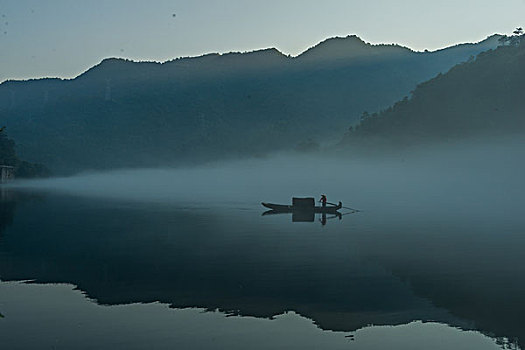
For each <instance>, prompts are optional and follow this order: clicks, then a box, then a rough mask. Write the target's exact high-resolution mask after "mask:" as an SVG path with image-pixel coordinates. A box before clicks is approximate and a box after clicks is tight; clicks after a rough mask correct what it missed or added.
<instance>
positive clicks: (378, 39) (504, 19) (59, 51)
mask: <svg viewBox="0 0 525 350" xmlns="http://www.w3.org/2000/svg"><path fill="white" fill-rule="evenodd" d="M524 13H525V0H509V1H504V2H500V1H493V0H490V1H485V0H476V1H474V0H439V1H438V0H398V1H393V0H375V1H371V0H367V1H357V0H323V1H312V0H279V1H273V0H270V1H261V0H220V1H219V0H149V1H146V0H83V1H77V0H0V20H1V22H0V82H1V81H4V80H5V79H11V78H15V79H21V78H38V77H43V76H59V77H74V76H76V75H78V74H79V73H81V72H82V71H84V70H86V69H87V68H89V67H91V66H93V65H95V64H97V63H98V62H99V61H100V60H102V59H103V58H106V57H126V58H130V59H134V60H155V61H165V60H169V59H172V58H176V57H180V56H195V55H200V54H203V53H208V52H229V51H249V50H254V49H258V48H266V47H276V48H278V49H279V50H280V51H282V52H284V53H286V54H292V55H297V54H299V53H300V52H302V51H304V50H305V49H307V48H308V47H310V46H313V45H314V44H316V43H317V42H319V41H321V40H324V39H326V38H328V37H333V36H346V35H348V34H357V35H358V36H360V37H361V38H363V39H364V40H365V41H368V42H372V43H398V44H401V45H404V46H408V47H411V48H413V49H416V50H423V49H430V50H433V49H437V48H442V47H445V46H449V45H452V44H456V43H461V42H473V41H479V40H482V39H484V38H485V37H487V36H489V35H491V34H493V33H504V34H506V33H510V32H512V30H513V29H514V28H515V27H516V26H525V23H523V22H525V18H524V16H523V14H524ZM174 15H175V16H174Z"/></svg>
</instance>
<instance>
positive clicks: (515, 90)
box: [343, 37, 525, 147]
mask: <svg viewBox="0 0 525 350" xmlns="http://www.w3.org/2000/svg"><path fill="white" fill-rule="evenodd" d="M522 38H523V37H522ZM516 43H518V44H516ZM524 62H525V40H521V44H519V41H517V40H516V37H514V38H513V44H508V45H506V46H501V47H499V48H497V49H496V50H490V51H487V52H484V53H481V54H480V55H478V56H477V58H476V59H472V60H470V61H469V62H466V63H463V64H459V65H457V66H455V67H454V68H452V69H451V70H450V71H449V72H448V73H446V74H440V75H438V76H437V77H435V78H434V79H431V80H429V81H427V82H424V83H422V84H420V85H419V86H418V87H417V88H416V89H415V90H414V92H413V93H412V96H411V98H410V99H404V100H401V101H399V102H397V103H395V104H394V105H393V106H392V107H390V108H388V109H386V110H384V111H383V112H381V113H374V114H371V115H367V114H364V115H363V117H362V121H361V122H360V123H359V124H358V125H356V126H354V127H352V130H351V131H349V132H348V134H347V135H346V136H345V138H344V140H343V144H347V145H352V146H354V147H358V146H366V147H371V146H373V145H374V144H375V145H377V146H385V144H386V145H388V146H389V147H390V146H392V145H397V146H401V145H416V144H420V143H422V142H428V141H430V142H435V141H438V142H440V141H444V140H458V139H461V138H465V137H472V136H483V135H487V136H490V135H492V136H498V135H502V134H503V135H510V134H516V133H522V134H523V133H524V132H525V97H524V91H525V90H524V87H525V65H524V64H523V63H524Z"/></svg>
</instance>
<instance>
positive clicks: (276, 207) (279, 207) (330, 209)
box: [261, 203, 343, 214]
mask: <svg viewBox="0 0 525 350" xmlns="http://www.w3.org/2000/svg"><path fill="white" fill-rule="evenodd" d="M261 204H262V205H263V206H264V207H266V208H268V209H271V210H273V211H275V212H279V213H293V212H314V213H326V214H335V213H336V212H337V211H338V210H339V209H341V208H342V206H343V205H342V204H341V203H339V204H338V205H330V206H326V207H304V206H301V207H297V206H296V207H294V206H293V205H283V204H273V203H261Z"/></svg>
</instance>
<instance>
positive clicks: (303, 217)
mask: <svg viewBox="0 0 525 350" xmlns="http://www.w3.org/2000/svg"><path fill="white" fill-rule="evenodd" d="M280 214H292V222H314V221H315V212H314V211H308V210H296V211H289V212H283V211H278V210H268V211H265V212H264V213H263V214H262V215H263V216H267V215H280ZM348 214H351V213H348ZM345 215H346V214H345ZM342 218H343V214H341V213H340V212H338V211H336V212H335V213H333V214H330V215H327V214H326V213H321V214H320V218H319V222H321V224H322V225H323V226H324V225H326V222H327V221H328V220H331V219H339V220H341V219H342Z"/></svg>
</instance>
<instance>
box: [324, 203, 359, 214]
mask: <svg viewBox="0 0 525 350" xmlns="http://www.w3.org/2000/svg"><path fill="white" fill-rule="evenodd" d="M326 204H331V205H335V206H338V205H339V204H334V203H330V202H326ZM341 208H344V209H348V210H353V211H356V212H358V211H361V210H359V209H354V208H350V207H341Z"/></svg>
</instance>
